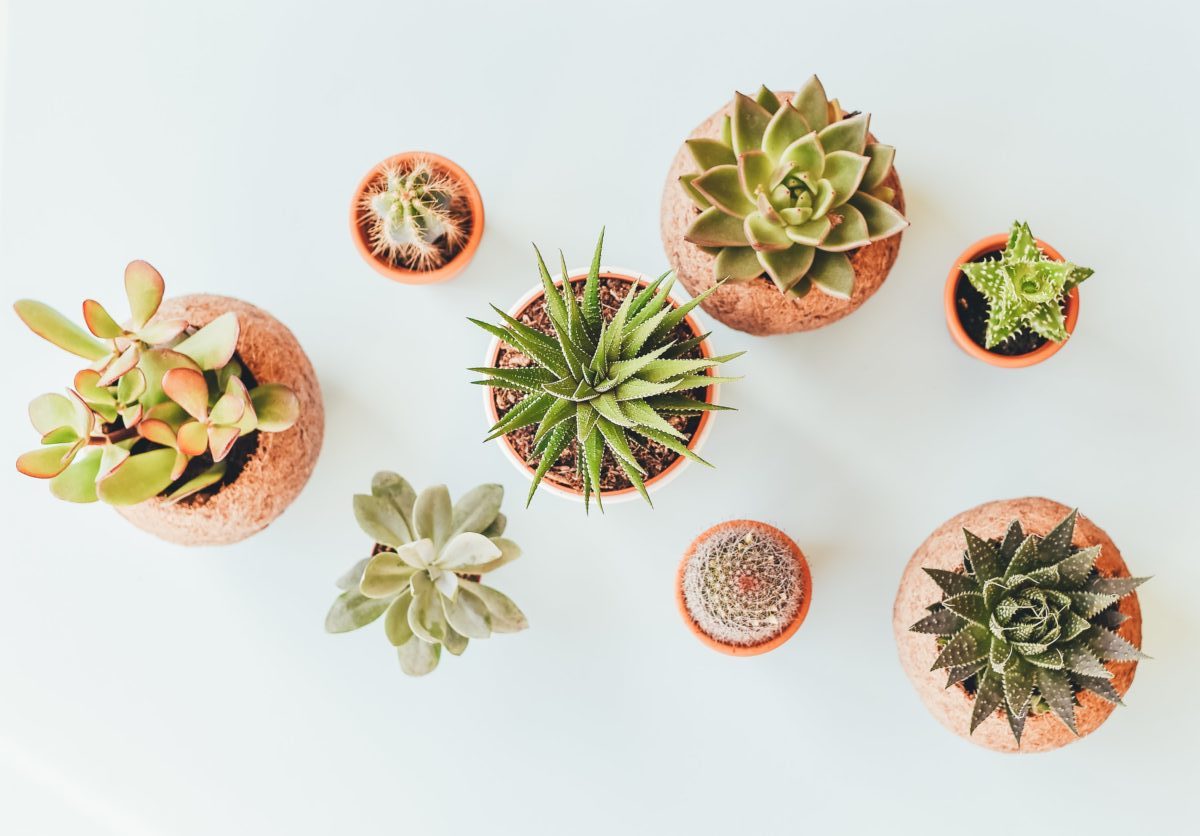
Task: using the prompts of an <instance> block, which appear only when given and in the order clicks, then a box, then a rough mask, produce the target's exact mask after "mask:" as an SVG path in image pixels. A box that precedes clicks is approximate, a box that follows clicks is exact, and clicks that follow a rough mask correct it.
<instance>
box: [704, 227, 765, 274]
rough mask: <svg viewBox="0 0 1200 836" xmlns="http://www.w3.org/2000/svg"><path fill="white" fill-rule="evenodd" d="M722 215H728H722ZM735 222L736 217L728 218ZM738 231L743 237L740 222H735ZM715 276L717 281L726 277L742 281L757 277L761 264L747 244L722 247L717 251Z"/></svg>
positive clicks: (760, 270) (743, 231)
mask: <svg viewBox="0 0 1200 836" xmlns="http://www.w3.org/2000/svg"><path fill="white" fill-rule="evenodd" d="M724 217H727V218H728V217H729V216H728V215H724ZM730 220H731V221H733V222H734V223H735V224H736V223H737V221H736V219H734V218H730ZM737 226H738V233H739V234H740V235H741V236H742V237H743V238H745V237H746V235H745V230H743V229H742V226H741V224H737ZM715 269H716V276H717V281H720V280H721V279H728V280H730V281H734V282H744V281H749V280H750V279H755V278H758V277H759V276H761V275H762V274H763V266H762V264H761V263H760V262H759V260H758V254H757V253H756V252H755V250H754V248H753V247H748V246H727V247H724V248H722V250H721V252H719V253H717V261H716V268H715Z"/></svg>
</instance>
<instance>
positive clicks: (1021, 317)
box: [961, 221, 1094, 348]
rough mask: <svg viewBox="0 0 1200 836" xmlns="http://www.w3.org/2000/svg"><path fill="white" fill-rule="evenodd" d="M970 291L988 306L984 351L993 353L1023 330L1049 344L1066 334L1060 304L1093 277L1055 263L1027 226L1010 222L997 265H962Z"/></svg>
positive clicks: (1088, 272) (990, 262)
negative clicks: (992, 349)
mask: <svg viewBox="0 0 1200 836" xmlns="http://www.w3.org/2000/svg"><path fill="white" fill-rule="evenodd" d="M961 269H962V271H963V273H964V274H965V275H966V277H967V280H968V281H970V282H971V285H972V286H973V287H974V288H975V289H976V290H978V291H979V292H980V293H981V294H983V297H984V298H985V299H987V303H988V320H987V332H986V334H985V336H984V348H993V347H995V346H997V345H999V344H1000V343H1002V342H1004V341H1005V340H1007V339H1008V338H1010V337H1012V336H1014V335H1015V334H1017V333H1018V332H1019V331H1021V330H1022V329H1024V328H1028V329H1029V330H1031V331H1033V332H1034V333H1035V334H1037V335H1038V336H1040V337H1043V338H1045V339H1047V340H1050V341H1051V342H1056V343H1060V342H1063V341H1064V340H1065V339H1067V337H1068V336H1069V334H1068V333H1067V325H1066V321H1065V319H1064V317H1063V310H1062V303H1063V300H1064V299H1065V298H1066V295H1067V293H1068V292H1069V291H1070V290H1071V288H1073V287H1075V286H1076V285H1077V284H1079V283H1080V282H1082V281H1083V280H1084V279H1086V278H1087V277H1088V276H1090V275H1092V273H1093V272H1094V271H1093V270H1091V269H1090V268H1088V267H1079V266H1078V265H1075V264H1072V263H1070V262H1065V261H1054V260H1053V259H1051V258H1050V257H1049V256H1047V255H1046V254H1045V253H1043V252H1042V251H1041V250H1040V249H1038V246H1037V241H1036V240H1035V239H1034V237H1033V233H1032V232H1030V230H1029V224H1027V223H1021V222H1020V221H1014V222H1013V225H1012V230H1011V231H1010V232H1009V234H1008V243H1006V244H1005V245H1004V251H1003V252H1002V253H1001V254H1000V258H998V259H987V260H985V261H971V262H968V263H966V264H963V265H961Z"/></svg>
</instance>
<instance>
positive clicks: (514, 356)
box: [490, 276, 702, 493]
mask: <svg viewBox="0 0 1200 836" xmlns="http://www.w3.org/2000/svg"><path fill="white" fill-rule="evenodd" d="M572 285H573V286H574V288H575V296H576V298H579V299H582V298H583V285H584V280H583V279H578V280H576V281H573V282H572ZM632 286H633V285H632V283H630V282H628V281H625V280H623V279H615V278H609V277H604V276H602V277H601V278H600V313H601V315H602V316H603V317H604V319H605V320H606V321H607V320H611V319H612V317H613V315H614V314H615V313H616V312H617V308H619V307H620V306H621V302H622V301H624V299H625V294H626V293H628V292H629V290H630V288H631V287H632ZM517 319H518V320H519V321H520V322H522V323H524V324H525V325H528V326H529V327H531V328H536V329H537V330H539V331H541V332H542V333H545V334H553V333H554V326H553V325H552V324H551V323H550V317H549V316H548V315H547V314H546V305H545V299H544V298H543V297H541V296H539V297H538V298H536V299H534V300H533V301H532V302H531V303H530V304H529V305H528V307H526V308H525V310H524V311H523V312H522V313H521V315H520V316H518V317H517ZM673 336H674V337H675V339H676V340H677V341H682V340H687V339H691V338H692V337H693V336H695V335H694V334H693V333H692V331H691V329H689V328H688V326H687V324H686V323H680V324H679V325H678V326H677V327H676V329H675V334H674V335H673ZM683 356H684V357H685V358H695V357H701V356H702V355H701V353H700V350H699V349H698V348H696V349H692V350H691V351H689V352H687V353H686V354H684V355H683ZM496 365H497V366H499V367H501V368H520V367H524V366H532V365H534V362H533V361H532V360H531V359H530V358H529V357H528V356H527V355H525V354H522V353H521V352H520V351H517V350H516V349H514V348H513V347H512V346H510V345H508V344H507V343H501V345H500V353H499V356H498V357H497V359H496ZM490 391H491V395H492V402H493V403H494V404H495V405H496V412H497V413H498V414H499V415H500V417H501V418H503V417H504V415H505V414H506V413H507V412H508V411H509V410H510V409H512V408H513V407H514V406H516V405H517V404H518V403H520V402H521V401H522V400H523V399H524V398H525V394H524V393H522V392H518V391H516V390H513V389H492V390H490ZM691 394H692V397H696V398H697V399H700V398H701V396H700V395H699V394H698V393H696V392H693V393H691ZM667 421H668V422H669V423H670V424H671V425H672V426H674V427H675V428H676V429H677V430H679V431H680V432H682V433H683V434H684V435H685V436H687V441H686V443H687V444H691V440H692V436H693V435H695V433H696V430H697V429H698V428H699V426H700V416H699V415H688V416H672V417H669V418H667ZM536 430H537V427H536V425H533V426H528V427H522V428H520V429H518V430H514V431H513V432H511V433H509V434H508V435H506V436H504V437H503V439H502V440H503V441H504V442H505V443H507V444H508V445H509V446H510V447H511V448H512V449H513V451H514V452H515V453H516V454H517V456H518V457H520V459H521V460H522V461H524V462H526V463H527V464H528V465H529V466H530V467H533V468H536V467H537V466H538V464H539V461H540V459H539V457H538V456H536V455H535V454H534V453H533V435H534V433H535V432H536ZM627 438H628V439H629V446H630V448H631V449H632V450H633V454H634V456H635V457H636V458H637V460H638V462H639V463H640V464H641V465H642V467H643V468H645V470H646V473H645V476H644V477H643V478H644V479H645V480H646V481H647V482H649V481H650V479H651V478H653V477H654V476H657V475H658V474H660V473H662V472H663V471H664V470H666V469H667V468H668V467H670V466H671V464H672V463H673V462H674V461H675V460H676V459H678V458H679V454H677V453H675V452H674V451H672V450H669V449H668V448H666V447H664V446H663V445H661V444H659V443H658V442H656V441H650V440H649V439H646V438H643V437H642V436H640V435H638V434H637V433H634V432H630V433H628V434H627ZM578 455H579V446H578V442H577V441H576V440H574V439H572V441H571V443H570V444H569V445H568V446H567V449H566V450H564V451H563V453H562V455H561V456H559V457H558V461H557V462H556V463H555V464H554V465H552V466H551V467H550V469H549V470H548V471H547V472H546V475H545V477H544V478H545V479H548V480H549V481H551V482H553V483H554V484H556V485H559V486H561V487H564V488H567V489H568V490H572V491H577V492H580V493H582V492H583V482H582V480H581V479H580V478H579V474H578V472H577V471H576V461H577V457H578ZM632 486H633V483H632V482H630V481H629V477H628V476H626V475H625V471H623V470H622V469H621V468H620V466H618V465H617V462H616V460H615V459H614V458H613V453H612V451H611V450H609V449H608V446H607V445H605V447H604V457H603V459H602V460H601V463H600V488H601V490H603V491H617V490H621V489H623V488H630V487H632Z"/></svg>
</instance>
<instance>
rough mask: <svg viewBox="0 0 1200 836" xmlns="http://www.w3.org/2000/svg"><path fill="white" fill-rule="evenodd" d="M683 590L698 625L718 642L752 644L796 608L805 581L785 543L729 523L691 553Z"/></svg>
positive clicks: (780, 627)
mask: <svg viewBox="0 0 1200 836" xmlns="http://www.w3.org/2000/svg"><path fill="white" fill-rule="evenodd" d="M683 595H684V602H685V604H686V606H687V610H688V612H689V613H690V614H691V616H692V618H693V620H695V622H696V626H697V627H699V628H700V630H702V631H703V632H704V633H706V634H707V635H709V636H711V637H712V638H713V639H715V640H716V641H719V642H721V643H722V644H727V645H733V646H739V647H752V646H754V645H759V644H762V643H764V642H767V641H770V640H771V639H773V638H775V637H776V636H778V635H779V634H780V633H781V632H783V631H784V630H785V629H787V626H788V625H789V624H791V623H792V620H793V619H794V618H795V617H796V615H797V613H798V612H799V611H800V606H801V604H802V603H803V595H804V585H803V581H802V576H801V569H800V565H799V563H798V562H797V560H796V558H795V555H794V553H793V551H792V548H791V545H790V544H789V543H786V542H783V541H781V540H780V539H779V538H778V537H773V536H769V534H768V533H767V532H766V531H765V530H760V529H759V528H757V527H749V526H737V525H734V526H730V527H724V528H721V529H720V530H718V531H716V532H714V533H713V534H712V536H710V537H707V538H705V539H704V540H702V541H701V542H700V544H699V545H698V546H697V547H696V548H695V550H694V551H693V552H692V554H691V557H690V558H689V559H688V562H687V564H686V565H685V567H684V570H683Z"/></svg>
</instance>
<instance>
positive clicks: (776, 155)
mask: <svg viewBox="0 0 1200 836" xmlns="http://www.w3.org/2000/svg"><path fill="white" fill-rule="evenodd" d="M812 131H813V129H812V128H810V127H809V125H808V122H807V121H806V120H805V118H804V116H803V115H802V114H801V113H800V111H798V110H797V109H796V108H795V107H793V106H792V105H790V104H785V105H782V106H781V107H780V108H779V109H778V110H776V111H775V114H774V115H773V116H772V117H771V121H770V123H769V124H768V125H767V129H766V130H765V131H764V132H763V140H762V148H763V151H765V152H766V153H767V156H768V157H769V158H770V160H771V163H772V165H774V164H775V163H777V162H779V160H780V159H781V158H782V157H783V152H784V151H785V150H787V147H788V146H789V145H791V144H792V143H793V142H795V141H796V140H797V139H799V138H800V137H802V136H805V135H807V134H809V133H811V132H812Z"/></svg>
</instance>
